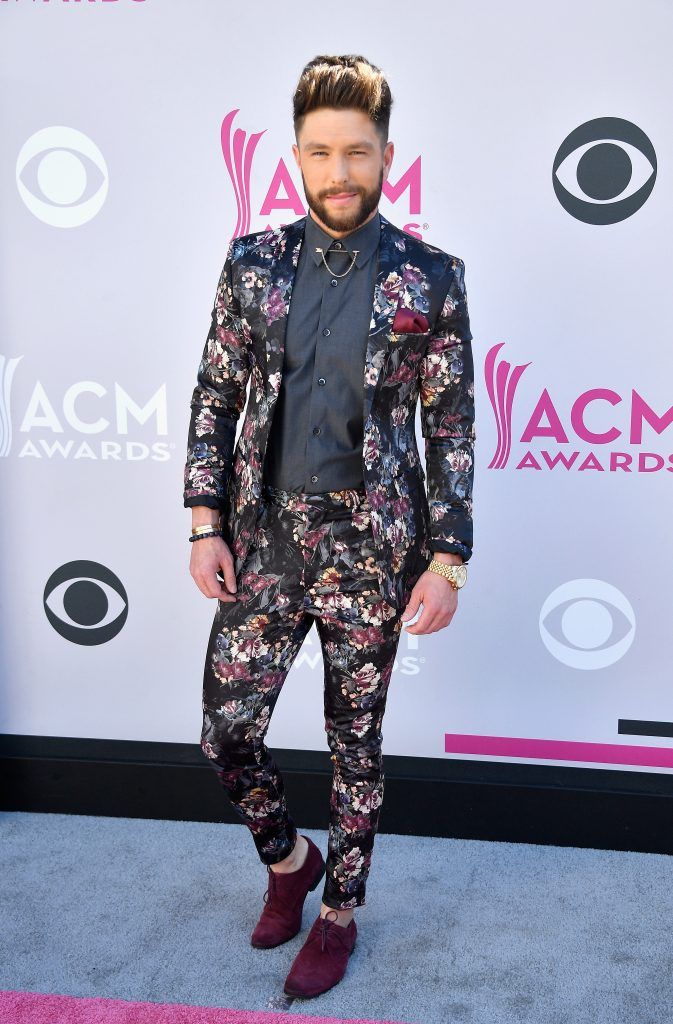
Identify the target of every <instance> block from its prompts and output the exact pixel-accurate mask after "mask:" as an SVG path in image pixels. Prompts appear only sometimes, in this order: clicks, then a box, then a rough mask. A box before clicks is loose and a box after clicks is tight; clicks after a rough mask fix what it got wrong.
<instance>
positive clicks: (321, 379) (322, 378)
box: [318, 377, 327, 387]
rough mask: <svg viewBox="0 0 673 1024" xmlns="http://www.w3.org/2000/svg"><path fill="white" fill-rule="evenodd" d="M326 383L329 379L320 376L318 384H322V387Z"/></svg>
mask: <svg viewBox="0 0 673 1024" xmlns="http://www.w3.org/2000/svg"><path fill="white" fill-rule="evenodd" d="M326 383H327V381H326V380H325V378H324V377H318V384H320V386H321V387H322V386H323V384H326Z"/></svg>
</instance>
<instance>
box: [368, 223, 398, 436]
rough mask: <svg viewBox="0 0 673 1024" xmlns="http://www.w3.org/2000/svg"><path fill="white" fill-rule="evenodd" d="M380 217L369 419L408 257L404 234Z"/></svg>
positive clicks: (370, 352)
mask: <svg viewBox="0 0 673 1024" xmlns="http://www.w3.org/2000/svg"><path fill="white" fill-rule="evenodd" d="M379 216H380V219H381V241H380V244H379V252H378V267H377V271H376V280H375V283H374V298H373V301H372V318H371V322H370V325H369V336H368V338H367V350H366V355H365V373H364V404H363V419H364V421H365V422H366V421H367V417H368V416H369V413H370V410H371V407H372V402H373V401H374V396H375V394H376V391H377V388H378V386H379V384H380V383H381V381H382V379H383V373H382V370H383V367H384V365H385V362H386V357H387V355H388V348H389V346H390V340H391V335H392V331H393V321H394V319H395V312H396V310H397V305H398V302H399V300H400V291H401V288H402V274H403V271H404V263H405V259H406V245H405V241H404V235H403V234H402V232H401V231H399V229H398V228H396V227H395V226H394V225H393V224H391V223H390V221H389V220H388V219H387V218H386V217H384V216H383V214H381V213H380V214H379Z"/></svg>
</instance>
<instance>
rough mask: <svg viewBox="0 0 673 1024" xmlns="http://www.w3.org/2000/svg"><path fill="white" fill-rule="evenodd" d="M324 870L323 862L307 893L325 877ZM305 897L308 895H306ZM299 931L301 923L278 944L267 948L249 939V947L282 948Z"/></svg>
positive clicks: (315, 887) (325, 866)
mask: <svg viewBox="0 0 673 1024" xmlns="http://www.w3.org/2000/svg"><path fill="white" fill-rule="evenodd" d="M326 870H327V865H326V864H325V861H323V862H322V866H321V868H320V871H319V872H318V874H317V875H316V877H315V881H314V882H311V884H310V885H309V887H308V892H313V890H314V889H317V887H318V885H319V884H320V881H321V879H322V878H323V876H324V875H325V872H326ZM307 895H308V893H307ZM300 931H301V923H300V925H299V927H298V928H297V930H296V932H294V933H293V934H292V935H288V937H287V938H286V939H281V940H280V942H274V943H272V944H271V945H270V946H267V945H265V944H264V943H259V942H253V941H252V939H250V945H251V946H253V947H254V949H275V948H276V947H277V946H282V945H284V944H285V943H286V942H289V941H290V939H294V937H295V936H296V935H299V932H300Z"/></svg>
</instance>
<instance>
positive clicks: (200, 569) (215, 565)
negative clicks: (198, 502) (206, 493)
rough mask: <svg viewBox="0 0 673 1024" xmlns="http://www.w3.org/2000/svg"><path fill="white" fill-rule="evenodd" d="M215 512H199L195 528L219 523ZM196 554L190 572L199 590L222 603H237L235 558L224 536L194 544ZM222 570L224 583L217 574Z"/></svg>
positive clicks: (191, 561) (196, 510)
mask: <svg viewBox="0 0 673 1024" xmlns="http://www.w3.org/2000/svg"><path fill="white" fill-rule="evenodd" d="M216 521H217V520H216V517H215V515H214V513H213V512H212V511H211V510H210V509H207V508H204V509H201V508H200V507H199V508H196V509H195V515H194V519H193V521H192V529H193V528H194V527H195V526H201V525H204V524H206V523H212V524H215V523H216ZM191 549H192V554H191V557H190V561H189V571H190V573H191V576H192V578H193V579H194V581H195V583H196V585H197V587H198V588H199V590H200V591H201V593H202V594H205V595H206V597H217V598H219V600H220V601H237V600H238V598H237V597H236V576H235V574H234V559H233V556H232V554H231V551H230V550H229V547H228V545H227V544H226V543H225V541H224V540H223V539H222V537H217V536H216V537H203V538H202V539H201V540H195V541H193V542H192V544H191ZM220 570H221V571H222V576H224V583H225V585H226V586H223V585H222V582H221V580H220V579H219V578H218V576H217V573H218V572H220Z"/></svg>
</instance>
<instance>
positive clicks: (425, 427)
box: [420, 257, 475, 562]
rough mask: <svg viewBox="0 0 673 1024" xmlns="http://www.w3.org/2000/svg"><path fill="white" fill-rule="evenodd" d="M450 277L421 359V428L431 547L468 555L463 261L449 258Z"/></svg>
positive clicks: (469, 412)
mask: <svg viewBox="0 0 673 1024" xmlns="http://www.w3.org/2000/svg"><path fill="white" fill-rule="evenodd" d="M450 267H451V268H452V274H451V279H450V283H449V287H448V291H447V293H446V297H445V299H444V303H443V306H442V309H441V311H440V313H439V316H438V318H437V321H436V323H435V327H434V329H433V332H432V335H431V337H430V340H429V341H428V346H427V348H426V351H425V354H424V357H423V359H422V360H421V368H420V373H421V392H420V395H421V408H420V414H421V429H422V433H423V437H424V438H425V468H426V488H427V496H428V505H429V509H430V526H431V533H430V539H429V547H430V549H431V551H455V552H457V553H458V554H459V555H461V556H462V559H463V561H464V562H467V561H468V560H469V558H470V557H471V555H472V487H473V482H474V441H475V429H474V366H473V361H472V345H471V344H470V343H471V341H472V333H471V331H470V320H469V314H468V309H467V290H466V287H465V264H464V262H463V261H462V260H461V259H458V258H457V257H451V258H450Z"/></svg>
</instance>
